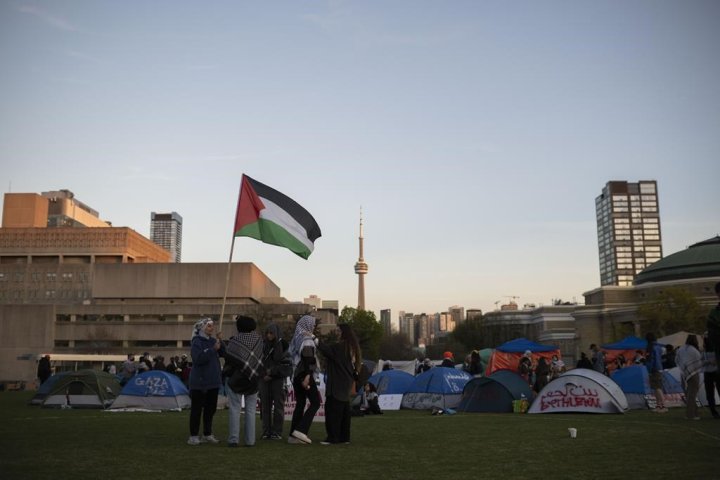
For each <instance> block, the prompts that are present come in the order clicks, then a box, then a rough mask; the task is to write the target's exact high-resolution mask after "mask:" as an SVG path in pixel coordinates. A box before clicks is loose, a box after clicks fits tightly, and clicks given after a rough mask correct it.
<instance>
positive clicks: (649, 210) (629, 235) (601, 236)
mask: <svg viewBox="0 0 720 480" xmlns="http://www.w3.org/2000/svg"><path fill="white" fill-rule="evenodd" d="M595 212H596V218H597V231H598V233H597V235H598V250H599V260H600V285H603V286H604V285H617V286H625V287H626V286H630V285H632V282H633V279H634V278H635V275H637V274H638V273H640V272H641V271H642V270H643V269H644V268H646V267H648V266H650V265H652V264H653V263H654V262H656V261H658V260H660V259H661V258H662V235H661V234H660V211H659V204H658V192H657V183H656V182H655V180H641V181H639V182H637V183H628V182H625V181H612V182H608V183H607V184H606V185H605V187H604V188H603V190H602V193H601V194H600V195H599V196H598V197H597V198H596V199H595Z"/></svg>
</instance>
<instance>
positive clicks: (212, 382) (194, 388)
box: [187, 318, 225, 445]
mask: <svg viewBox="0 0 720 480" xmlns="http://www.w3.org/2000/svg"><path fill="white" fill-rule="evenodd" d="M224 354H225V347H224V346H223V343H222V342H221V341H220V334H218V335H217V336H215V323H214V322H213V320H212V319H211V318H203V319H201V320H200V321H198V322H197V323H196V324H195V326H194V327H193V336H192V340H191V341H190V356H191V357H192V364H193V367H192V370H191V371H190V379H189V384H190V438H189V439H188V442H187V443H188V445H200V444H201V443H218V439H217V438H215V435H213V431H212V422H213V416H214V415H215V410H217V399H218V391H219V390H220V384H221V383H222V380H221V378H220V357H221V356H224ZM201 417H202V420H203V435H202V436H198V434H199V433H200V418H201Z"/></svg>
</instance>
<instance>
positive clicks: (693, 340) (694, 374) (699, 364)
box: [675, 335, 703, 420]
mask: <svg viewBox="0 0 720 480" xmlns="http://www.w3.org/2000/svg"><path fill="white" fill-rule="evenodd" d="M675 362H676V364H677V366H678V367H680V376H681V377H682V381H683V387H685V405H686V406H685V416H686V418H687V419H688V420H700V416H699V415H698V407H697V403H696V401H695V400H696V399H697V394H698V390H699V389H700V374H701V373H702V371H703V357H702V354H701V353H700V346H699V345H698V340H697V337H696V336H695V335H688V336H687V340H685V345H683V346H681V347H680V348H678V349H677V353H676V354H675Z"/></svg>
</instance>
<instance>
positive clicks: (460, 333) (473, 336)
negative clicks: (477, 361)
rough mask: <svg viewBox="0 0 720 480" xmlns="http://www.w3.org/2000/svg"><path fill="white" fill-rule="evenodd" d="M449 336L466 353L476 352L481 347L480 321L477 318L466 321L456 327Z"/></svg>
mask: <svg viewBox="0 0 720 480" xmlns="http://www.w3.org/2000/svg"><path fill="white" fill-rule="evenodd" d="M450 336H451V337H452V339H453V340H455V341H456V342H458V343H460V344H461V345H463V346H464V347H465V349H466V350H467V351H472V350H476V349H478V348H480V347H482V345H483V343H482V339H483V331H482V320H481V319H479V318H471V319H468V320H466V321H464V322H462V323H461V324H459V325H457V326H456V327H455V330H453V332H452V333H451V334H450Z"/></svg>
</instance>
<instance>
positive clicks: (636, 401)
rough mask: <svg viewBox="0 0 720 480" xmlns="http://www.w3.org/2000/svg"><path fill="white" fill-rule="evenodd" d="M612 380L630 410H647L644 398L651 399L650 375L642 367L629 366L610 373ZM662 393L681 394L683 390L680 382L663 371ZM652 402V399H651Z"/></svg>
mask: <svg viewBox="0 0 720 480" xmlns="http://www.w3.org/2000/svg"><path fill="white" fill-rule="evenodd" d="M611 378H612V380H613V381H614V382H615V383H617V384H618V386H619V387H620V390H622V391H623V393H625V396H626V397H627V400H628V404H629V406H630V408H631V409H637V408H647V399H646V398H645V397H646V396H650V397H652V394H653V392H652V389H651V388H650V374H649V373H648V370H647V368H646V367H645V366H644V365H631V366H629V367H625V368H620V369H618V370H615V371H614V372H612V375H611ZM663 393H665V394H682V393H683V389H682V385H680V382H678V381H677V380H675V378H674V377H673V376H672V375H670V373H669V372H667V371H663ZM652 400H654V397H652Z"/></svg>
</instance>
